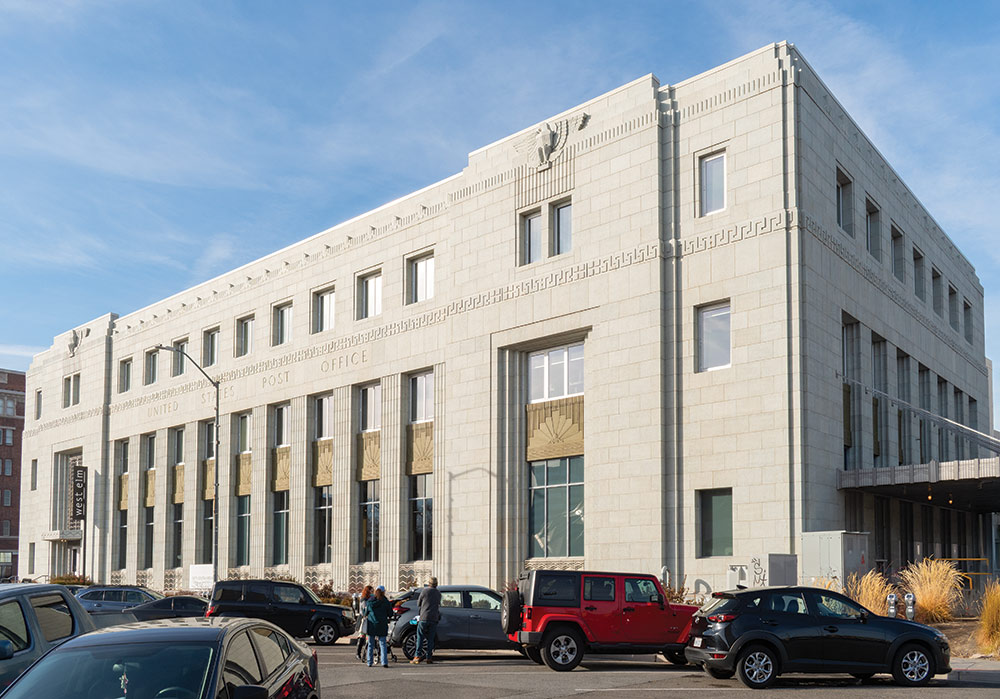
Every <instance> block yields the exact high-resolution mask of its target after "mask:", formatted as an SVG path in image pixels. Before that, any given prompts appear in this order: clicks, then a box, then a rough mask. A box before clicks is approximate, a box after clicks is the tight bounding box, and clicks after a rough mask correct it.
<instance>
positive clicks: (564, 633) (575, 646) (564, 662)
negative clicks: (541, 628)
mask: <svg viewBox="0 0 1000 699" xmlns="http://www.w3.org/2000/svg"><path fill="white" fill-rule="evenodd" d="M583 653H584V650H583V636H581V635H580V632H579V631H577V630H576V629H573V628H568V629H567V628H563V629H556V630H555V631H549V632H548V633H547V634H545V640H543V641H542V661H544V663H545V664H546V665H548V666H549V668H550V669H552V670H557V671H559V672H567V671H569V670H572V669H573V668H575V667H576V666H577V665H579V664H580V661H581V660H583Z"/></svg>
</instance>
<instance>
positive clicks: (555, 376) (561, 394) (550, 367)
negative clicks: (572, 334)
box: [528, 342, 583, 403]
mask: <svg viewBox="0 0 1000 699" xmlns="http://www.w3.org/2000/svg"><path fill="white" fill-rule="evenodd" d="M581 394H583V343H582V342H578V343H576V344H572V345H565V346H563V347H554V348H552V349H549V350H543V351H541V352H532V353H531V354H529V355H528V396H529V400H530V401H531V402H532V403H535V402H538V401H545V400H555V399H557V398H565V397H567V396H578V395H581Z"/></svg>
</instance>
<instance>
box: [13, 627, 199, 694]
mask: <svg viewBox="0 0 1000 699" xmlns="http://www.w3.org/2000/svg"><path fill="white" fill-rule="evenodd" d="M214 656H215V647H214V645H212V644H210V643H165V642H163V641H158V642H154V643H130V644H116V645H92V646H88V647H82V648H57V649H56V650H54V651H52V652H51V653H49V654H48V655H46V656H45V657H44V658H42V659H41V660H40V661H38V663H37V664H35V665H34V666H33V667H32V668H31V669H30V670H28V671H27V672H26V673H24V674H23V675H21V677H20V678H19V679H18V680H17V681H16V682H15V683H14V684H13V685H11V687H10V688H9V689H8V690H7V691H6V692H5V693H4V699H38V697H74V699H133V698H135V699H153V698H154V697H161V699H166V698H167V697H169V698H170V699H195V698H196V697H201V696H202V695H203V694H204V690H205V684H206V683H207V682H208V679H209V676H210V675H211V670H212V664H213V663H212V661H213V658H214ZM167 689H169V690H170V691H169V692H166V691H164V690H167Z"/></svg>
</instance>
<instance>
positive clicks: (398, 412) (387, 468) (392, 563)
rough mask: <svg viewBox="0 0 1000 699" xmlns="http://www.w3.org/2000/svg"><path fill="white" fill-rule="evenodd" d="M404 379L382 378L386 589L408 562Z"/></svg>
mask: <svg viewBox="0 0 1000 699" xmlns="http://www.w3.org/2000/svg"><path fill="white" fill-rule="evenodd" d="M403 378H404V377H402V376H400V375H399V374H392V375H390V376H385V377H383V378H382V435H381V438H380V439H381V451H380V453H381V456H382V461H381V474H380V477H379V481H380V482H379V553H378V560H379V579H380V580H381V581H382V584H383V585H385V586H386V589H389V590H394V589H396V588H397V587H398V583H399V564H400V563H401V562H402V561H405V560H406V541H407V535H408V532H407V526H406V507H405V506H406V496H407V493H406V490H407V488H406V485H407V483H406V478H405V477H404V475H403V456H402V449H401V446H402V444H403V425H404V422H403V413H404V407H405V403H406V401H405V400H404V399H403V394H404V391H403V386H402V384H403Z"/></svg>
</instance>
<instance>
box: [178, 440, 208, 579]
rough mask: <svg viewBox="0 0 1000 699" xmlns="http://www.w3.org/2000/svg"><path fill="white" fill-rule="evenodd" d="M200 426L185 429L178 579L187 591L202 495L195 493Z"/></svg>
mask: <svg viewBox="0 0 1000 699" xmlns="http://www.w3.org/2000/svg"><path fill="white" fill-rule="evenodd" d="M202 439H204V437H202V435H201V423H200V422H189V423H188V424H187V425H186V426H185V427H184V540H183V542H182V543H181V578H180V580H179V581H178V585H179V586H180V588H181V589H182V590H186V589H188V581H189V580H190V566H191V564H192V563H196V562H197V551H198V533H199V532H200V531H201V522H200V521H199V520H200V518H201V503H202V499H201V496H202V493H200V492H199V491H198V475H199V471H201V458H200V457H201V455H202V454H204V453H205V452H204V451H203V450H202V448H201V440H202Z"/></svg>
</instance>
